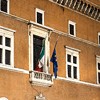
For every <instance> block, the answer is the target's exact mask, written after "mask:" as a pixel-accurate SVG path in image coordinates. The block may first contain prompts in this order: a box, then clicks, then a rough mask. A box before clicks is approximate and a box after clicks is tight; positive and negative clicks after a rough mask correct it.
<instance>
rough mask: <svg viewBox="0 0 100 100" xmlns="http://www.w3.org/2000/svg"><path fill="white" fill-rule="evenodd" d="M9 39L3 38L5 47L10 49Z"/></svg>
mask: <svg viewBox="0 0 100 100" xmlns="http://www.w3.org/2000/svg"><path fill="white" fill-rule="evenodd" d="M10 43H11V39H10V38H7V37H6V38H5V45H6V46H8V47H10Z"/></svg>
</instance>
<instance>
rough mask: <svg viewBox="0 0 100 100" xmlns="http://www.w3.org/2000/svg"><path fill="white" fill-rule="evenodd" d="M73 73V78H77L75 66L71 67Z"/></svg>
mask: <svg viewBox="0 0 100 100" xmlns="http://www.w3.org/2000/svg"><path fill="white" fill-rule="evenodd" d="M73 75H74V78H75V79H77V67H74V68H73Z"/></svg>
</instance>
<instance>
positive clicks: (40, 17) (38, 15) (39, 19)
mask: <svg viewBox="0 0 100 100" xmlns="http://www.w3.org/2000/svg"><path fill="white" fill-rule="evenodd" d="M37 23H39V24H42V14H41V13H39V12H37Z"/></svg>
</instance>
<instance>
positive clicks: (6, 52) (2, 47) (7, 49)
mask: <svg viewBox="0 0 100 100" xmlns="http://www.w3.org/2000/svg"><path fill="white" fill-rule="evenodd" d="M13 59H14V57H13V32H10V31H7V30H3V29H0V65H2V66H3V65H4V66H12V67H13V66H14V65H13V64H14V61H13Z"/></svg>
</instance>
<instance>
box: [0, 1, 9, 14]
mask: <svg viewBox="0 0 100 100" xmlns="http://www.w3.org/2000/svg"><path fill="white" fill-rule="evenodd" d="M0 10H1V11H3V12H6V13H9V0H0Z"/></svg>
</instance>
